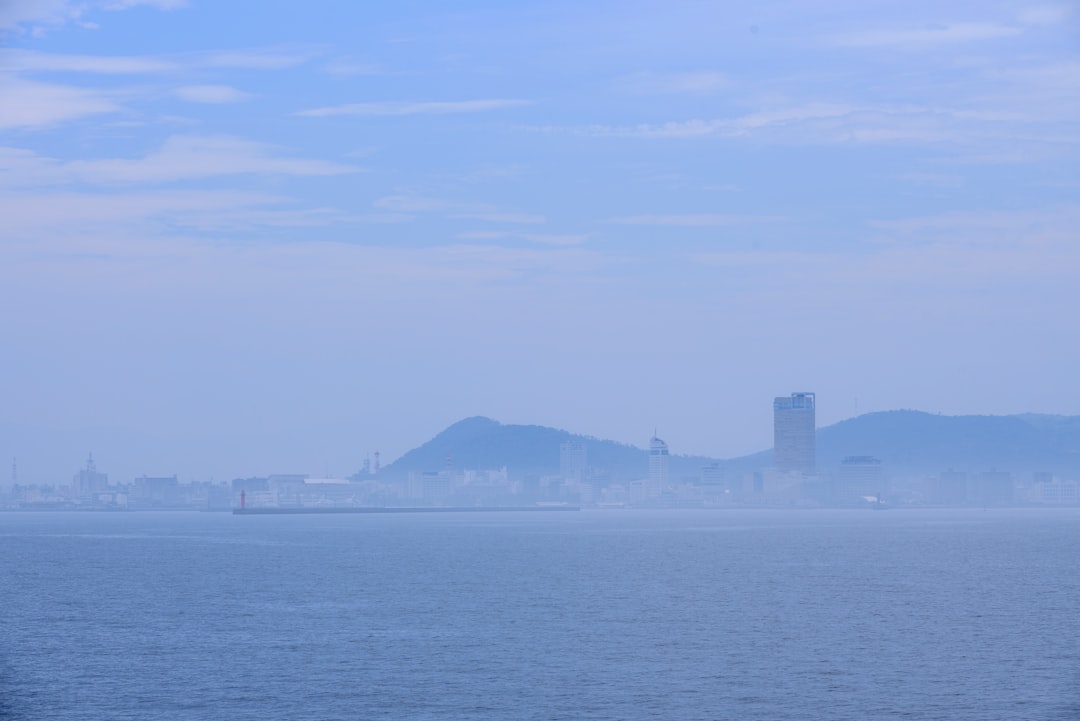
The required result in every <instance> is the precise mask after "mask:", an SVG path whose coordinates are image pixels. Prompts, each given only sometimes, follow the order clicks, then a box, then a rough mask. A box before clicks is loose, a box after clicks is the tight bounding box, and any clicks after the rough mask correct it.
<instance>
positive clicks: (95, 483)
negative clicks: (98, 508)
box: [72, 453, 109, 496]
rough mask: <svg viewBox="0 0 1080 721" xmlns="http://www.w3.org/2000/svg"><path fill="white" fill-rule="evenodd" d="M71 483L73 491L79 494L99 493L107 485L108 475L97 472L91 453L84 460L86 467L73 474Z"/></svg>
mask: <svg viewBox="0 0 1080 721" xmlns="http://www.w3.org/2000/svg"><path fill="white" fill-rule="evenodd" d="M72 485H73V486H74V487H75V492H76V493H78V494H79V495H80V496H88V495H90V494H93V493H100V492H102V491H105V490H106V489H107V488H108V487H109V476H108V475H107V474H105V473H98V470H97V466H96V465H94V454H93V453H91V454H90V457H89V458H88V459H87V461H86V468H84V469H83V470H81V471H79V472H78V473H77V474H75V477H74V478H73V479H72Z"/></svg>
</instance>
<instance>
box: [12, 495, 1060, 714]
mask: <svg viewBox="0 0 1080 721" xmlns="http://www.w3.org/2000/svg"><path fill="white" fill-rule="evenodd" d="M0 719H4V720H5V721H6V720H8V719H12V720H16V719H17V720H24V719H25V720H31V719H33V720H37V719H42V720H45V719H47V720H49V721H63V720H71V721H76V720H77V721H121V720H123V719H133V720H134V719H138V720H139V721H150V720H155V719H160V720H162V721H165V720H168V721H172V720H174V719H199V720H202V719H214V720H217V719H221V720H232V719H237V720H239V719H259V720H260V721H263V720H266V719H281V720H288V721H300V720H306V719H310V720H312V721H315V720H318V721H331V720H339V719H340V720H342V721H345V720H349V721H352V720H357V719H402V720H410V719H425V720H429V719H430V720H432V721H434V720H439V721H445V720H453V719H492V720H494V719H498V720H499V721H503V720H516V719H536V720H544V721H549V720H556V719H567V720H577V719H612V720H619V721H636V720H645V719H663V720H672V721H681V720H686V721H691V720H696V719H701V720H721V719H724V720H726V719H730V720H732V721H745V720H758V719H760V720H761V721H781V720H784V719H808V720H809V719H814V720H817V719H835V720H841V719H844V720H848V719H850V720H851V721H874V720H876V719H942V720H946V719H947V720H949V721H966V720H970V721H1007V720H1012V719H1016V720H1020V719H1023V720H1046V721H1050V720H1053V721H1065V720H1073V719H1080V509H1077V508H1072V509H1056V510H1050V509H986V510H984V509H967V510H960V509H952V510H947V509H918V510H907V509H892V510H888V511H884V512H876V511H869V510H801V509H790V510H788V509H784V510H764V509H763V510H749V509H747V510H583V511H580V512H565V513H551V512H547V513H534V512H517V513H510V512H507V513H446V514H402V515H314V516H313V515H295V516H290V515H285V516H233V515H231V514H228V513H191V512H189V513H180V512H178V513H171V512H159V513H152V512H144V513H90V512H85V513H44V512H43V513H29V512H22V513H2V514H0Z"/></svg>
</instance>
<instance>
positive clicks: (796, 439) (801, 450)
mask: <svg viewBox="0 0 1080 721" xmlns="http://www.w3.org/2000/svg"><path fill="white" fill-rule="evenodd" d="M814 406H815V398H814V394H813V393H792V394H791V396H790V397H784V396H781V397H779V398H776V399H775V400H774V401H773V463H774V464H775V466H776V470H778V471H783V472H785V473H789V472H795V473H814V472H815V470H816V469H817V436H816V431H815V428H816V426H815V422H816V421H815V417H814Z"/></svg>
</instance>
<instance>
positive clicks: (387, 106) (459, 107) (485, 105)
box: [297, 98, 530, 117]
mask: <svg viewBox="0 0 1080 721" xmlns="http://www.w3.org/2000/svg"><path fill="white" fill-rule="evenodd" d="M529 104H530V101H528V100H514V99H499V98H496V99H488V100H454V101H431V102H419V103H402V102H378V103H349V104H347V105H334V106H330V107H325V108H313V109H311V110H301V111H300V112H298V113H297V115H303V116H307V117H329V116H334V115H346V116H361V117H364V116H401V115H449V114H453V113H481V112H486V111H489V110H502V109H504V108H514V107H520V106H522V105H529Z"/></svg>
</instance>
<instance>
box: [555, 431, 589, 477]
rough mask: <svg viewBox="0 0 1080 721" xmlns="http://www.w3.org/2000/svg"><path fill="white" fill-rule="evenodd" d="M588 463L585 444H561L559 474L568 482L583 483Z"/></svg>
mask: <svg viewBox="0 0 1080 721" xmlns="http://www.w3.org/2000/svg"><path fill="white" fill-rule="evenodd" d="M587 468H588V461H587V457H586V455H585V444H584V443H582V442H581V441H566V442H565V443H561V444H559V473H560V475H562V477H563V478H565V479H567V480H572V481H577V482H579V483H580V482H581V481H582V480H584V479H585V471H586V469H587Z"/></svg>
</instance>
